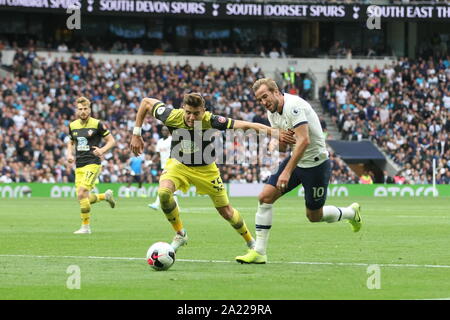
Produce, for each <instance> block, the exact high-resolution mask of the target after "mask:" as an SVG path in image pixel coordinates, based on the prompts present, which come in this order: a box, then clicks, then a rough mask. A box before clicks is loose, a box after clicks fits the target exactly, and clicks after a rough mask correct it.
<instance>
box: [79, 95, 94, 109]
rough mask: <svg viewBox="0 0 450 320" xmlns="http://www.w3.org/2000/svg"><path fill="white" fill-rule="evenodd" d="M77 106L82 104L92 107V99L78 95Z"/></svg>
mask: <svg viewBox="0 0 450 320" xmlns="http://www.w3.org/2000/svg"><path fill="white" fill-rule="evenodd" d="M76 103H77V106H78V105H79V104H81V105H82V106H83V107H88V108H90V107H91V101H89V99H88V98H86V97H78V98H77V100H76Z"/></svg>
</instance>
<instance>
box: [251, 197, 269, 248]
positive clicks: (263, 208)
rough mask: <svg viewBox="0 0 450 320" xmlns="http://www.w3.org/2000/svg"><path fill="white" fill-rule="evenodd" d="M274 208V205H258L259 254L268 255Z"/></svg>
mask: <svg viewBox="0 0 450 320" xmlns="http://www.w3.org/2000/svg"><path fill="white" fill-rule="evenodd" d="M272 206H273V205H272V204H268V203H263V204H258V211H256V218H255V225H256V226H255V228H256V244H255V250H256V251H257V252H258V253H259V254H266V249H267V243H268V241H269V232H270V228H271V227H272Z"/></svg>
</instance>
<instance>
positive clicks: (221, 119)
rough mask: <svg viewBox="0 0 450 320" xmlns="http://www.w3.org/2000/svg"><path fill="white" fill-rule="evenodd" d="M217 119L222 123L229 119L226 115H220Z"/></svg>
mask: <svg viewBox="0 0 450 320" xmlns="http://www.w3.org/2000/svg"><path fill="white" fill-rule="evenodd" d="M217 121H219V122H220V123H225V122H226V121H227V119H226V118H225V117H222V116H220V117H219V118H217Z"/></svg>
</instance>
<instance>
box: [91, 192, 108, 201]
mask: <svg viewBox="0 0 450 320" xmlns="http://www.w3.org/2000/svg"><path fill="white" fill-rule="evenodd" d="M103 200H105V194H104V193H99V194H95V193H91V194H90V195H89V202H90V203H96V202H100V201H103Z"/></svg>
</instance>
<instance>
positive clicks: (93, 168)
mask: <svg viewBox="0 0 450 320" xmlns="http://www.w3.org/2000/svg"><path fill="white" fill-rule="evenodd" d="M101 171H102V166H101V165H99V164H88V165H86V166H84V167H81V168H76V169H75V187H76V189H77V190H78V188H79V187H83V188H85V189H87V190H89V191H91V190H92V189H93V188H94V187H95V185H96V184H97V183H98V176H99V175H100V172H101Z"/></svg>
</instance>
